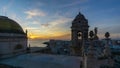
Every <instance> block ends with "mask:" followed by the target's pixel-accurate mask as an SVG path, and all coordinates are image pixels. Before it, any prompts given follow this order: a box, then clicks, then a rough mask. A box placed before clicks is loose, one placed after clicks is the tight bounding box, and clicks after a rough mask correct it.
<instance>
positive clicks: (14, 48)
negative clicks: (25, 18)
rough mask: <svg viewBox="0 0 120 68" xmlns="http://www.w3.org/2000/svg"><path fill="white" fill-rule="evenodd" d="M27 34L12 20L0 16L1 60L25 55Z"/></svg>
mask: <svg viewBox="0 0 120 68" xmlns="http://www.w3.org/2000/svg"><path fill="white" fill-rule="evenodd" d="M26 49H27V33H25V32H24V31H23V29H22V27H21V26H20V25H19V24H18V23H17V22H15V21H14V20H12V19H9V18H8V17H5V16H0V58H6V57H11V56H14V55H18V54H22V53H25V52H26Z"/></svg>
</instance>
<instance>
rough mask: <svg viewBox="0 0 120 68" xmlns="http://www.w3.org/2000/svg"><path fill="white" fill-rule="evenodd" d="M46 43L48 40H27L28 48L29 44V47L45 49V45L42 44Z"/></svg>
mask: <svg viewBox="0 0 120 68" xmlns="http://www.w3.org/2000/svg"><path fill="white" fill-rule="evenodd" d="M47 41H49V40H38V39H30V40H28V46H29V44H30V47H46V46H47V45H46V44H43V43H44V42H47Z"/></svg>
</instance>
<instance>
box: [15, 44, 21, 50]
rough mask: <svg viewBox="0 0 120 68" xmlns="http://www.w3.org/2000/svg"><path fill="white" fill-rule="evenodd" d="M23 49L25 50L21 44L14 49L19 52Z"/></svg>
mask: <svg viewBox="0 0 120 68" xmlns="http://www.w3.org/2000/svg"><path fill="white" fill-rule="evenodd" d="M22 48H23V46H22V45H21V44H17V45H16V46H15V48H14V49H15V50H18V49H22Z"/></svg>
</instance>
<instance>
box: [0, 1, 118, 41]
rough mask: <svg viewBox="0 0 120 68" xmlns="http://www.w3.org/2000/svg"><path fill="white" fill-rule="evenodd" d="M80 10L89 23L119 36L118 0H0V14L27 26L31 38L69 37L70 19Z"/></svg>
mask: <svg viewBox="0 0 120 68" xmlns="http://www.w3.org/2000/svg"><path fill="white" fill-rule="evenodd" d="M79 12H81V13H82V14H83V15H84V16H85V17H86V19H88V23H89V26H90V29H89V30H93V29H94V27H98V33H99V37H100V38H103V37H104V33H105V32H107V31H108V32H110V33H111V37H112V38H114V39H116V38H117V39H120V30H119V29H120V0H0V15H2V16H8V17H9V18H11V19H13V20H15V21H16V22H18V23H19V24H20V25H21V26H22V27H23V29H24V30H26V29H27V30H28V36H29V37H30V38H31V39H68V40H69V39H70V35H71V29H70V27H71V22H72V20H73V19H74V18H75V16H76V15H77V14H78V13H79Z"/></svg>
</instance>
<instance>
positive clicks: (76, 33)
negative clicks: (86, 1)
mask: <svg viewBox="0 0 120 68" xmlns="http://www.w3.org/2000/svg"><path fill="white" fill-rule="evenodd" d="M88 28H89V26H88V20H87V19H86V18H85V17H84V15H83V14H81V13H80V12H79V14H78V15H77V16H76V17H75V19H74V20H73V21H72V27H71V32H72V33H71V34H72V36H71V42H72V47H73V50H74V54H75V55H81V52H82V42H83V40H84V41H85V40H88Z"/></svg>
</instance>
